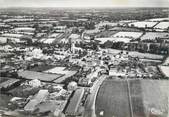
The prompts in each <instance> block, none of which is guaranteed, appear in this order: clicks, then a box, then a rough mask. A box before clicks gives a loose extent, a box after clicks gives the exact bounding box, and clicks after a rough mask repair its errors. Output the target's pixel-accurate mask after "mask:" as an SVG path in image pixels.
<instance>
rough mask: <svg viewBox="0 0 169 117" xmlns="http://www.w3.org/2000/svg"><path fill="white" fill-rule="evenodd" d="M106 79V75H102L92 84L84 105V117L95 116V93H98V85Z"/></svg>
mask: <svg viewBox="0 0 169 117" xmlns="http://www.w3.org/2000/svg"><path fill="white" fill-rule="evenodd" d="M106 78H107V76H106V75H102V76H101V77H99V78H98V80H97V81H96V82H95V83H94V84H93V86H92V87H91V88H90V94H89V95H88V97H87V99H86V103H85V112H84V117H96V115H95V101H96V97H97V93H98V91H99V88H100V85H101V84H102V83H103V81H104V80H105V79H106Z"/></svg>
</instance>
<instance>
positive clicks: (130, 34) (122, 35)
mask: <svg viewBox="0 0 169 117" xmlns="http://www.w3.org/2000/svg"><path fill="white" fill-rule="evenodd" d="M142 35H143V33H142V32H118V33H116V34H114V35H113V36H112V37H120V38H131V39H138V38H140V37H141V36H142Z"/></svg>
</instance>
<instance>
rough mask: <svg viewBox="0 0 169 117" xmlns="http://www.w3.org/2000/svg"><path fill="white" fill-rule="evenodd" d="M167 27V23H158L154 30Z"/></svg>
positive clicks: (168, 24) (168, 25) (168, 23)
mask: <svg viewBox="0 0 169 117" xmlns="http://www.w3.org/2000/svg"><path fill="white" fill-rule="evenodd" d="M168 27H169V22H160V23H159V24H158V25H156V26H155V27H154V28H156V29H167V28H168Z"/></svg>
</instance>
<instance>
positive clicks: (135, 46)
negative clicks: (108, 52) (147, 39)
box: [100, 41, 169, 55]
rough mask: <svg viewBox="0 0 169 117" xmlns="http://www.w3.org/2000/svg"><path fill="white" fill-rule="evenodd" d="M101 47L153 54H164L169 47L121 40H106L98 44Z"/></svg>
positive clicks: (167, 51)
mask: <svg viewBox="0 0 169 117" xmlns="http://www.w3.org/2000/svg"><path fill="white" fill-rule="evenodd" d="M100 47H101V48H112V49H121V50H128V51H139V52H143V53H144V52H149V53H153V54H164V55H167V54H168V53H169V47H168V46H167V45H163V44H159V43H128V44H126V43H123V42H111V41H107V42H105V43H104V44H102V45H100Z"/></svg>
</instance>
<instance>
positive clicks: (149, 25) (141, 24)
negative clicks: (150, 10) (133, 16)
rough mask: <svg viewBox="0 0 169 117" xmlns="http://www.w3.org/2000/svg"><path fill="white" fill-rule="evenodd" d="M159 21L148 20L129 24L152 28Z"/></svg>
mask: <svg viewBox="0 0 169 117" xmlns="http://www.w3.org/2000/svg"><path fill="white" fill-rule="evenodd" d="M157 23H158V22H146V21H142V22H133V23H130V24H129V26H132V25H134V27H138V28H146V27H148V28H152V27H153V26H155V25H156V24H157Z"/></svg>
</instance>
